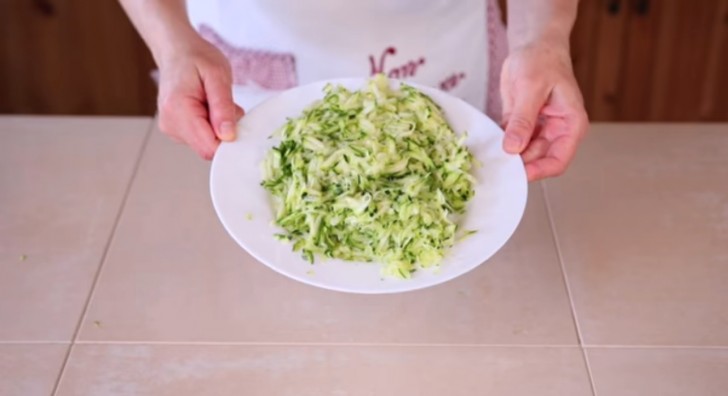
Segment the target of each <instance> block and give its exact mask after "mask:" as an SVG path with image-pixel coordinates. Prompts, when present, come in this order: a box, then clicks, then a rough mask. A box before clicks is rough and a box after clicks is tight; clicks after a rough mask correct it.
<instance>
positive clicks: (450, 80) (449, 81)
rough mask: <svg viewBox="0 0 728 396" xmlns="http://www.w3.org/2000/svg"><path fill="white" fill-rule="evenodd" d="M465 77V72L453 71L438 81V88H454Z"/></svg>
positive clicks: (444, 89) (445, 89)
mask: <svg viewBox="0 0 728 396" xmlns="http://www.w3.org/2000/svg"><path fill="white" fill-rule="evenodd" d="M464 79H465V73H463V72H460V73H454V74H452V75H450V76H449V77H447V78H446V79H444V80H442V81H441V82H440V89H441V90H443V91H445V92H447V91H451V90H453V89H455V87H457V86H458V85H459V84H460V82H461V81H463V80H464Z"/></svg>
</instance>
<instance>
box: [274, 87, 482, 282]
mask: <svg viewBox="0 0 728 396" xmlns="http://www.w3.org/2000/svg"><path fill="white" fill-rule="evenodd" d="M324 94H325V95H324V98H323V99H322V100H320V101H317V102H316V103H314V104H313V105H311V106H310V107H309V108H307V109H306V110H305V111H304V112H303V114H302V115H301V116H300V117H297V118H294V119H289V120H288V122H286V124H285V125H284V126H283V127H282V128H281V129H280V130H279V131H278V133H279V134H280V137H281V142H280V144H279V145H278V146H276V147H273V148H272V149H271V151H270V152H269V153H268V155H267V157H266V159H265V160H264V162H263V173H264V177H263V181H262V183H261V185H262V186H263V187H264V188H265V189H267V190H268V191H269V192H270V194H271V196H272V199H273V203H274V209H275V223H276V224H277V225H278V226H280V227H281V228H282V229H283V230H285V233H282V234H276V238H278V239H279V240H281V241H284V242H288V243H292V244H293V249H294V251H300V252H301V254H302V255H303V257H304V258H305V259H306V260H308V261H310V262H311V263H313V262H314V258H315V257H321V256H323V257H329V258H339V259H343V260H351V261H364V262H378V263H381V264H382V265H383V266H382V273H383V275H384V276H388V277H397V278H409V277H410V276H411V274H412V273H413V272H414V271H415V270H416V269H418V268H429V267H433V266H437V265H439V263H440V261H441V260H442V258H443V256H444V254H445V251H446V249H448V248H450V247H451V246H452V245H453V244H454V243H455V241H456V238H455V234H456V231H457V230H458V226H457V224H456V222H455V221H454V215H456V214H461V213H463V212H464V211H465V208H466V205H467V203H468V201H469V200H470V199H471V198H472V197H473V195H474V190H473V184H474V178H473V177H472V175H471V174H470V169H471V166H472V163H473V157H472V155H471V153H470V152H469V151H468V150H467V148H466V147H465V145H464V144H463V143H464V140H465V135H463V136H461V137H459V138H458V137H457V136H456V135H455V133H454V132H453V130H452V129H451V128H450V126H449V125H448V123H447V121H446V120H445V118H444V116H443V114H442V111H441V110H440V108H439V107H438V106H437V105H436V104H435V103H434V102H433V101H432V100H431V99H430V98H429V97H428V96H426V95H425V94H423V93H421V92H419V91H418V90H417V89H415V88H413V87H411V86H408V85H406V84H402V85H401V87H400V89H399V90H393V89H390V86H389V82H388V80H387V79H386V77H384V76H383V75H378V76H375V77H374V78H373V79H372V80H370V82H369V83H368V85H367V87H366V88H364V89H362V90H360V91H353V92H352V91H349V90H347V89H346V88H344V87H342V86H334V85H327V86H326V87H325V88H324Z"/></svg>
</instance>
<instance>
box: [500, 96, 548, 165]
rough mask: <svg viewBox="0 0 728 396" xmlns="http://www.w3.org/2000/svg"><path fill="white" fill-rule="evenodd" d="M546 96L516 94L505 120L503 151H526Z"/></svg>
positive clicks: (511, 152) (518, 152) (515, 152)
mask: <svg viewBox="0 0 728 396" xmlns="http://www.w3.org/2000/svg"><path fill="white" fill-rule="evenodd" d="M547 96H548V95H546V94H539V92H533V91H531V92H520V93H517V94H516V98H515V100H514V102H513V108H512V109H511V111H510V115H509V116H508V119H507V120H506V123H507V124H506V134H505V137H504V139H503V149H504V150H505V151H506V152H507V153H510V154H520V153H521V152H523V150H525V149H526V147H527V146H528V142H530V141H531V136H532V135H533V131H534V130H535V129H536V122H537V120H538V114H539V112H540V111H541V107H542V106H543V105H544V104H545V102H546V99H547Z"/></svg>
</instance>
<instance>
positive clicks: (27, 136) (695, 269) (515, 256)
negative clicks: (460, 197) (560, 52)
mask: <svg viewBox="0 0 728 396" xmlns="http://www.w3.org/2000/svg"><path fill="white" fill-rule="evenodd" d="M592 131H593V132H592V134H591V135H590V136H589V137H588V138H587V139H586V141H585V142H584V145H583V146H582V148H581V151H580V153H579V156H578V158H577V160H576V161H575V163H574V164H573V166H572V167H571V169H570V171H569V172H568V173H567V174H566V175H564V176H563V177H561V178H558V179H553V180H549V181H547V182H543V183H534V184H531V186H530V193H529V203H528V207H527V210H526V214H525V217H524V219H523V222H522V223H521V225H520V227H519V229H518V231H517V232H516V234H515V235H514V236H513V238H512V239H511V241H509V243H508V244H507V245H506V247H505V248H504V249H503V250H502V251H501V252H499V253H498V254H497V255H496V256H495V257H494V258H493V259H491V260H490V261H489V262H487V263H486V264H485V265H482V266H480V267H479V268H478V269H476V270H475V271H473V272H471V273H469V274H468V275H466V276H464V277H462V278H459V279H456V280H454V281H451V282H448V283H445V284H443V285H440V286H437V287H433V288H430V289H426V290H422V291H416V292H410V293H405V294H399V295H389V296H362V295H349V294H342V293H336V292H330V291H325V290H319V289H316V288H313V287H310V286H306V285H303V284H298V283H296V282H294V281H292V280H289V279H288V278H285V277H283V276H281V275H278V274H277V273H274V272H273V271H271V270H269V269H267V267H265V266H263V265H261V264H259V263H257V262H256V261H255V260H254V259H253V258H251V257H250V256H249V255H248V254H246V253H245V252H244V251H242V250H241V249H240V248H238V247H237V245H236V244H235V243H234V242H233V241H232V240H231V239H230V238H229V237H228V236H227V234H226V233H225V231H224V230H223V229H222V227H221V226H220V224H219V222H218V221H217V218H216V216H215V214H214V211H213V209H212V206H211V203H210V199H209V193H208V172H209V164H208V163H206V162H204V161H202V160H199V159H197V158H196V156H195V155H194V154H193V153H192V152H191V151H189V150H187V149H186V148H184V147H182V146H178V145H176V144H174V143H171V142H169V141H168V140H167V139H166V138H165V137H164V136H162V135H161V134H159V133H158V132H156V131H155V128H154V123H153V121H152V120H151V119H148V118H48V117H0V395H3V396H5V395H51V394H55V395H61V396H68V395H203V394H205V395H207V394H209V395H296V396H298V395H316V396H319V395H356V396H358V395H545V396H549V395H599V396H611V395H668V396H671V395H687V394H690V395H724V394H728V376H726V375H725V374H726V373H728V125H725V124H723V125H694V124H683V125H677V124H675V125H658V124H653V125H639V124H597V125H594V126H593V128H592Z"/></svg>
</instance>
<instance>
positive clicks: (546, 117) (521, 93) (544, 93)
mask: <svg viewBox="0 0 728 396" xmlns="http://www.w3.org/2000/svg"><path fill="white" fill-rule="evenodd" d="M501 96H502V98H503V123H504V126H505V127H504V128H505V133H506V135H505V139H504V141H503V148H504V150H505V151H506V152H508V153H511V154H520V155H521V157H522V158H523V162H524V164H525V166H526V174H527V175H528V180H529V181H535V180H539V179H543V178H546V177H551V176H558V175H560V174H562V173H563V172H564V171H565V170H566V168H567V166H568V165H569V162H571V159H572V158H573V157H574V153H575V152H576V147H577V145H578V144H579V141H580V140H581V138H582V137H583V136H584V135H585V134H586V132H587V129H588V128H589V119H588V117H587V114H586V111H585V110H584V101H583V99H582V96H581V92H580V91H579V86H578V85H577V83H576V79H575V78H574V72H573V70H572V67H571V58H570V56H569V52H568V48H563V46H561V47H560V46H558V45H549V44H548V43H537V44H529V45H526V46H523V47H521V48H516V49H514V50H512V51H511V53H510V54H509V55H508V57H507V58H506V61H505V63H504V64H503V70H502V72H501Z"/></svg>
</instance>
